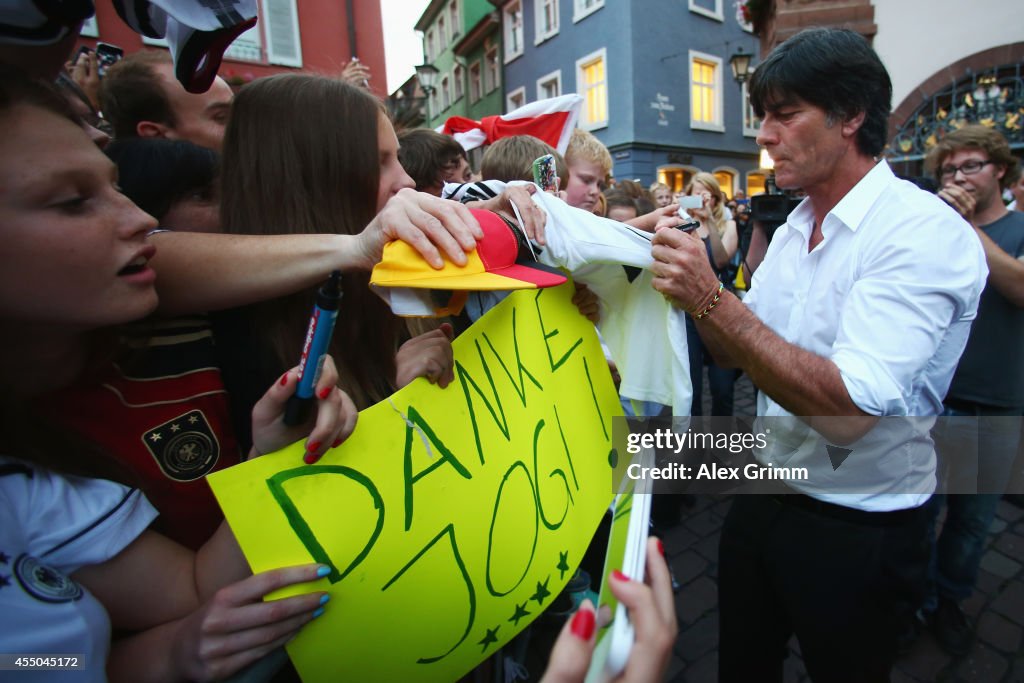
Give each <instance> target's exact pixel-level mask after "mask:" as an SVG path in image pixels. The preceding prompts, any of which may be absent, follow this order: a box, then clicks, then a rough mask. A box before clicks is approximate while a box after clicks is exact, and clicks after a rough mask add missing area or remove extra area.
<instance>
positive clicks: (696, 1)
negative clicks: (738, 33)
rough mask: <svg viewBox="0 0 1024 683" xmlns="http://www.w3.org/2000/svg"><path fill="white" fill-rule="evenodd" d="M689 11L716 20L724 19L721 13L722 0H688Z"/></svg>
mask: <svg viewBox="0 0 1024 683" xmlns="http://www.w3.org/2000/svg"><path fill="white" fill-rule="evenodd" d="M690 11H691V12H694V13H695V14H702V15H704V16H705V17H708V18H709V19H715V20H716V21H724V20H725V17H724V16H723V14H722V0H690Z"/></svg>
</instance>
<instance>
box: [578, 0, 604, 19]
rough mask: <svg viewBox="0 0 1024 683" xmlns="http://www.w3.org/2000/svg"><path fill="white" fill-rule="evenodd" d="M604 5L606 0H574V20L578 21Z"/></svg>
mask: <svg viewBox="0 0 1024 683" xmlns="http://www.w3.org/2000/svg"><path fill="white" fill-rule="evenodd" d="M602 7H604V0H573V3H572V21H573V23H576V22H577V21H580V20H581V19H584V18H586V17H589V16H590V15H591V14H593V13H594V12H596V11H597V10H599V9H601V8H602Z"/></svg>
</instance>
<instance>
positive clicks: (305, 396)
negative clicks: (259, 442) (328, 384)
mask: <svg viewBox="0 0 1024 683" xmlns="http://www.w3.org/2000/svg"><path fill="white" fill-rule="evenodd" d="M340 303H341V273H340V272H339V271H337V270H336V271H334V272H333V273H331V277H330V279H329V280H328V281H327V282H326V283H325V284H324V286H323V287H321V288H320V291H318V292H317V294H316V305H315V306H314V307H313V315H312V316H310V318H309V329H308V330H307V331H306V341H305V342H304V343H303V345H302V358H301V359H300V360H299V385H298V386H297V387H296V388H295V393H294V394H292V396H291V397H290V398H289V399H288V403H287V404H286V405H285V410H284V423H285V424H286V425H289V426H292V425H297V424H302V423H303V422H305V421H306V419H307V418H308V417H309V411H310V407H311V406H312V404H313V400H314V392H315V391H316V383H317V381H318V380H319V379H320V370H321V369H322V368H323V363H324V356H325V355H326V354H327V349H328V347H329V346H330V345H331V336H332V335H333V334H334V323H335V321H336V320H337V319H338V306H339V305H340Z"/></svg>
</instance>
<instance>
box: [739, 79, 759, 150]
mask: <svg viewBox="0 0 1024 683" xmlns="http://www.w3.org/2000/svg"><path fill="white" fill-rule="evenodd" d="M749 82H750V81H749V80H748V81H746V82H744V83H743V86H742V87H741V91H742V92H741V95H742V98H743V135H744V136H746V137H748V138H753V137H757V133H758V131H760V130H761V119H759V118H758V117H757V114H755V113H754V107H753V106H751V104H750V91H749V90H747V83H749Z"/></svg>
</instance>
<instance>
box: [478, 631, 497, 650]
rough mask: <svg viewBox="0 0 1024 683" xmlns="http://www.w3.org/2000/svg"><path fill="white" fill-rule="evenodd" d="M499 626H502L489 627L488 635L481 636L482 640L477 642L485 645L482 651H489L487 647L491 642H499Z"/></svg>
mask: <svg viewBox="0 0 1024 683" xmlns="http://www.w3.org/2000/svg"><path fill="white" fill-rule="evenodd" d="M499 628H501V627H500V626H495V627H494V628H489V629H487V635H485V636H484V637H483V638H481V639H480V641H479V642H478V643H477V644H478V645H483V646H484V649H483V650H481V652H487V648H488V647H489V646H490V645H491V643H496V642H498V629H499Z"/></svg>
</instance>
